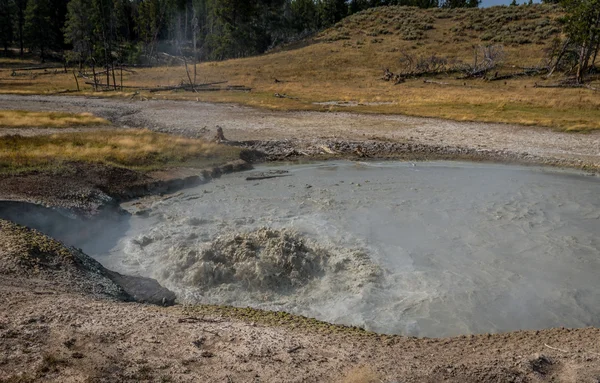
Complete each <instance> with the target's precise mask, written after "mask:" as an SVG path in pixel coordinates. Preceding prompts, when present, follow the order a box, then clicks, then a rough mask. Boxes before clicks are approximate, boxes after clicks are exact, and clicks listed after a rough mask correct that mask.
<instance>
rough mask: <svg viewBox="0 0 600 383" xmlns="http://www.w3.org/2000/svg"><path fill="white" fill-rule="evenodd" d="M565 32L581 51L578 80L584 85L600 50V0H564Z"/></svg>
mask: <svg viewBox="0 0 600 383" xmlns="http://www.w3.org/2000/svg"><path fill="white" fill-rule="evenodd" d="M561 4H562V6H563V7H564V9H565V12H566V13H567V15H566V17H565V32H566V34H567V36H568V37H569V39H570V40H571V42H572V43H573V44H575V45H576V46H577V48H578V50H579V52H578V53H579V60H578V61H579V64H578V67H577V75H576V79H577V82H578V83H582V82H583V80H584V76H585V75H586V74H587V72H588V70H589V68H590V67H591V66H592V65H593V64H594V61H595V59H596V57H597V54H598V49H599V48H600V0H562V1H561Z"/></svg>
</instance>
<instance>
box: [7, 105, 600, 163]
mask: <svg viewBox="0 0 600 383" xmlns="http://www.w3.org/2000/svg"><path fill="white" fill-rule="evenodd" d="M0 109H25V110H34V111H38V110H39V111H66V112H78V113H80V112H92V113H94V114H97V115H98V116H101V117H104V118H106V119H108V120H110V121H111V122H113V124H115V125H117V126H131V127H148V128H151V129H155V130H159V131H165V132H170V133H177V134H183V135H190V136H210V137H212V136H214V133H215V129H216V127H217V126H221V127H222V128H223V129H224V131H225V136H226V137H227V138H228V139H230V140H235V141H245V140H267V141H273V140H276V141H277V140H279V141H282V140H283V141H287V142H290V141H300V142H302V141H311V142H312V141H315V140H355V141H363V140H376V141H387V142H389V141H392V142H400V143H408V144H412V145H422V146H431V147H442V148H446V149H451V148H462V149H469V150H474V151H479V152H481V153H483V156H484V157H485V156H486V153H489V152H492V153H498V152H499V153H507V154H509V155H508V157H510V158H511V159H514V158H523V157H528V156H529V157H534V161H533V162H542V163H544V162H547V163H556V162H558V163H560V164H564V165H568V166H581V165H587V166H588V167H590V168H596V169H598V168H600V131H599V132H593V133H589V134H573V133H562V132H557V131H553V130H551V129H548V128H534V127H523V126H515V125H506V124H488V123H474V122H456V121H447V120H438V119H430V118H416V117H406V116H398V115H362V114H352V113H321V112H275V111H268V110H261V109H255V108H249V107H244V106H238V105H231V104H208V103H201V102H187V101H186V102H182V101H168V100H149V101H135V100H122V99H95V98H83V97H67V96H14V95H0ZM316 145H320V143H316ZM494 160H497V158H494Z"/></svg>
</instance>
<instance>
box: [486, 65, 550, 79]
mask: <svg viewBox="0 0 600 383" xmlns="http://www.w3.org/2000/svg"><path fill="white" fill-rule="evenodd" d="M547 71H548V69H546V68H543V69H533V70H525V71H523V72H517V73H510V74H506V75H502V76H494V77H492V78H489V79H488V81H500V80H508V79H511V78H515V77H522V76H533V75H536V74H541V73H544V72H547Z"/></svg>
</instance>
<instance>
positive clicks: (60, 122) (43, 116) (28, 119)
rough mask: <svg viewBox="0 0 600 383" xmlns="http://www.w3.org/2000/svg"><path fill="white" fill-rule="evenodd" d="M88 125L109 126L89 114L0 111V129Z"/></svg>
mask: <svg viewBox="0 0 600 383" xmlns="http://www.w3.org/2000/svg"><path fill="white" fill-rule="evenodd" d="M90 125H110V122H108V121H107V120H105V119H104V118H100V117H97V116H94V115H93V114H91V113H81V114H75V113H62V112H30V111H26V110H0V128H71V127H77V126H90Z"/></svg>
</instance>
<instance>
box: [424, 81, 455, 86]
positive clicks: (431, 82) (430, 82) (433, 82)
mask: <svg viewBox="0 0 600 383" xmlns="http://www.w3.org/2000/svg"><path fill="white" fill-rule="evenodd" d="M423 82H424V83H425V84H437V85H450V83H448V82H440V81H432V80H423Z"/></svg>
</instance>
